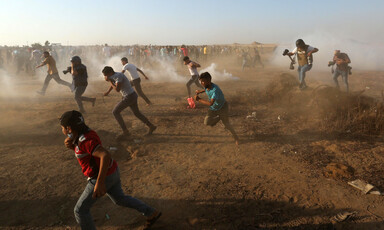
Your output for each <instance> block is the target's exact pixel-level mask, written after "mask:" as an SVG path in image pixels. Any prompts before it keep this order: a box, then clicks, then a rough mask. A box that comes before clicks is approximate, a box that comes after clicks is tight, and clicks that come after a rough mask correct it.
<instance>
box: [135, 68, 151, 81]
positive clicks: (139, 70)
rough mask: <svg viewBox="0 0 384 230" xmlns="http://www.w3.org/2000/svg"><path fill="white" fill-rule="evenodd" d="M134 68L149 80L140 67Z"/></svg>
mask: <svg viewBox="0 0 384 230" xmlns="http://www.w3.org/2000/svg"><path fill="white" fill-rule="evenodd" d="M136 69H137V71H138V72H139V73H141V74H142V75H143V76H144V77H145V79H146V80H149V78H148V77H147V76H146V75H145V74H144V72H143V71H142V70H141V69H139V68H136Z"/></svg>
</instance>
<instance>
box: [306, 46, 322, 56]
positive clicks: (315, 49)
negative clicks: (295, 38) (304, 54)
mask: <svg viewBox="0 0 384 230" xmlns="http://www.w3.org/2000/svg"><path fill="white" fill-rule="evenodd" d="M317 51H319V49H318V48H314V49H313V50H312V51H309V52H308V57H309V56H311V55H312V54H313V53H316V52H317Z"/></svg>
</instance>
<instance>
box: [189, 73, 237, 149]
mask: <svg viewBox="0 0 384 230" xmlns="http://www.w3.org/2000/svg"><path fill="white" fill-rule="evenodd" d="M199 80H200V83H201V85H202V86H203V87H204V88H205V90H196V95H195V100H196V101H198V102H200V103H202V104H204V105H207V106H209V109H208V113H207V116H206V117H205V119H204V124H205V125H209V126H215V125H216V124H217V123H218V122H219V121H220V120H221V122H223V124H224V126H225V128H226V129H228V130H229V131H230V132H231V134H232V136H233V138H234V139H235V142H236V145H239V137H238V136H237V134H236V132H235V130H234V129H233V127H232V125H231V124H230V123H229V119H228V103H227V101H226V100H225V98H224V94H223V92H222V91H221V89H220V88H219V86H218V85H216V84H214V83H212V82H211V80H212V77H211V75H210V74H209V73H208V72H205V73H202V74H201V75H200V77H199ZM203 92H205V93H206V94H207V95H208V101H207V100H204V99H201V98H200V97H199V94H200V93H203Z"/></svg>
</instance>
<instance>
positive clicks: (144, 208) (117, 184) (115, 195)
mask: <svg viewBox="0 0 384 230" xmlns="http://www.w3.org/2000/svg"><path fill="white" fill-rule="evenodd" d="M95 184H96V179H90V180H88V183H87V186H86V187H85V189H84V191H83V193H82V194H81V196H80V198H79V200H78V201H77V203H76V206H75V208H74V213H75V218H76V221H77V223H79V224H80V226H81V229H82V230H85V229H89V230H95V229H96V227H95V224H94V222H93V219H92V216H91V207H92V206H93V204H94V203H95V202H96V201H97V200H99V198H97V199H94V198H92V195H93V190H94V188H95ZM105 187H106V189H107V195H108V197H109V198H110V199H111V200H112V202H113V203H115V204H117V205H119V206H123V207H127V208H132V209H135V210H137V211H138V212H141V213H142V214H143V215H145V216H150V215H152V214H153V213H154V212H155V209H154V208H152V207H150V206H148V205H147V204H145V203H144V202H142V201H141V200H138V199H136V198H134V197H131V196H128V195H125V194H124V192H123V190H122V189H121V181H120V172H119V169H118V168H117V169H116V172H114V173H112V174H111V175H109V176H107V178H106V179H105Z"/></svg>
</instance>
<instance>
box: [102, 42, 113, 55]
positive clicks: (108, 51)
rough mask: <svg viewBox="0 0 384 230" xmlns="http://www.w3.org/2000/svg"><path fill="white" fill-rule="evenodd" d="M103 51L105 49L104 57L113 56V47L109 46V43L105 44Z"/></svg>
mask: <svg viewBox="0 0 384 230" xmlns="http://www.w3.org/2000/svg"><path fill="white" fill-rule="evenodd" d="M102 51H103V55H104V58H110V57H111V47H109V46H108V44H105V45H104V47H103V50H102Z"/></svg>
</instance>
